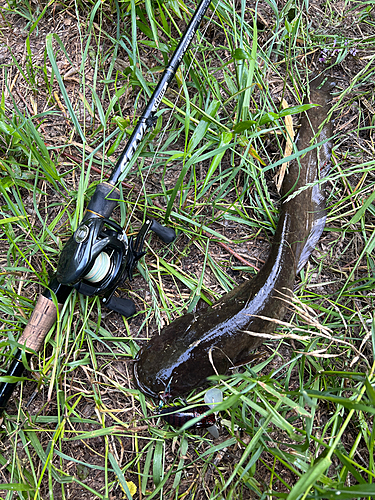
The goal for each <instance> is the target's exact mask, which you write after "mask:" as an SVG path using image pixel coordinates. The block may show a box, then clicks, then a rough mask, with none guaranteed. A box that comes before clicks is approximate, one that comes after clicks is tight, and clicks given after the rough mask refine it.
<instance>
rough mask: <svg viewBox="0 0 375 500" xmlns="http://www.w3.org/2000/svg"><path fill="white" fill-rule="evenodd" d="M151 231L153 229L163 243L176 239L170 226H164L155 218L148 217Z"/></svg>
mask: <svg viewBox="0 0 375 500" xmlns="http://www.w3.org/2000/svg"><path fill="white" fill-rule="evenodd" d="M150 220H151V225H150V229H151V231H154V233H155V234H157V235H158V236H159V238H160V239H161V240H162V241H164V243H172V241H174V240H175V239H176V232H175V230H174V229H172V228H171V227H165V226H162V225H161V224H159V222H157V221H156V220H155V219H150Z"/></svg>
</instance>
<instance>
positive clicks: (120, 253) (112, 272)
mask: <svg viewBox="0 0 375 500" xmlns="http://www.w3.org/2000/svg"><path fill="white" fill-rule="evenodd" d="M149 231H154V232H155V233H156V234H157V235H158V236H159V238H160V239H161V240H162V241H164V242H165V243H171V242H172V241H173V240H174V239H175V237H176V234H175V232H174V230H173V229H171V228H166V227H164V226H162V225H161V224H159V223H158V222H156V221H155V220H153V219H148V220H146V222H145V224H144V225H143V226H142V228H141V230H140V232H139V233H138V235H137V238H136V240H135V241H134V239H133V237H130V239H129V240H128V238H127V236H126V234H125V231H124V230H123V228H122V227H121V226H120V225H119V224H117V223H116V222H115V221H113V220H110V219H108V218H106V217H92V218H88V219H86V220H84V221H83V222H82V223H81V224H80V226H79V227H78V228H77V230H76V231H75V233H74V234H73V236H72V237H71V238H70V239H69V241H68V242H67V244H66V245H65V247H64V248H63V250H62V252H61V256H60V259H59V263H58V266H57V273H56V278H57V281H58V282H59V283H61V284H62V285H68V286H71V287H74V288H75V289H76V290H78V292H79V293H82V294H83V295H86V296H88V297H91V296H93V295H100V296H101V297H102V301H103V303H104V305H105V306H106V307H108V308H109V309H112V310H113V311H116V312H118V313H120V314H122V315H123V316H126V317H130V316H132V315H133V314H134V313H135V304H134V302H133V301H132V300H130V299H123V298H119V297H114V296H113V294H114V292H115V290H116V288H117V287H118V286H119V285H120V284H121V283H122V282H123V281H124V280H126V279H129V280H132V279H133V271H134V269H135V268H136V266H137V263H138V261H139V259H140V258H141V257H143V255H145V253H146V252H145V251H144V250H143V244H144V241H145V238H146V236H147V234H148V233H149Z"/></svg>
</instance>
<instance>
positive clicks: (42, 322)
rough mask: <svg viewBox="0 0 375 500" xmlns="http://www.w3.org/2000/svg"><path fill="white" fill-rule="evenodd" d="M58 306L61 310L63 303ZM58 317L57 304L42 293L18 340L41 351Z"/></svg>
mask: <svg viewBox="0 0 375 500" xmlns="http://www.w3.org/2000/svg"><path fill="white" fill-rule="evenodd" d="M58 306H59V311H61V308H62V304H59V305H58ZM56 318H57V309H56V307H55V304H54V303H53V302H52V300H50V299H47V298H46V297H44V296H43V295H40V296H39V299H38V301H37V303H36V305H35V308H34V311H33V312H32V314H31V316H30V319H29V322H28V323H27V325H26V328H25V329H24V331H23V334H22V335H21V337H20V339H19V341H18V342H19V343H20V344H22V345H24V346H25V347H29V348H30V349H33V350H34V351H39V349H40V348H41V347H42V345H43V342H44V339H45V337H46V335H47V333H48V332H49V331H50V329H51V328H52V326H53V324H54V323H55V321H56Z"/></svg>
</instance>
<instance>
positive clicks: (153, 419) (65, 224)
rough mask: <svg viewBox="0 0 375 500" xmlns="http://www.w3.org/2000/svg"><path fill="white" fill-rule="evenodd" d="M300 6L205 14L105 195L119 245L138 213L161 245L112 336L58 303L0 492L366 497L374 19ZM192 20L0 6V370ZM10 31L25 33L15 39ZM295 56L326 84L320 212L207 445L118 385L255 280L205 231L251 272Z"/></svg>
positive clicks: (149, 9)
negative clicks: (198, 315) (306, 252)
mask: <svg viewBox="0 0 375 500" xmlns="http://www.w3.org/2000/svg"><path fill="white" fill-rule="evenodd" d="M306 5H307V2H295V1H288V2H287V3H286V4H285V6H284V7H283V8H282V9H281V7H277V4H276V2H272V1H271V2H261V3H260V4H259V5H258V9H259V14H258V17H257V13H256V10H255V9H254V7H255V6H254V5H253V4H252V3H247V4H246V2H244V1H243V2H241V3H239V4H236V10H235V9H234V5H233V4H232V3H230V2H227V1H224V0H222V1H220V2H214V3H213V4H212V5H211V9H210V10H209V11H208V15H207V16H206V20H205V22H204V23H203V26H202V29H201V30H200V34H199V35H198V38H197V39H195V40H194V42H193V44H192V49H191V51H190V52H189V54H188V55H187V56H186V58H185V59H184V63H183V65H182V66H183V67H182V68H181V70H180V71H179V72H178V74H177V78H176V81H175V83H174V84H173V85H172V87H171V88H170V89H169V90H168V91H167V93H166V96H165V98H164V99H163V102H162V105H161V106H160V112H159V118H158V123H157V125H156V128H155V130H154V131H153V132H151V134H150V136H149V137H148V139H147V140H146V141H145V142H144V143H143V144H142V147H141V148H140V149H139V151H138V153H139V156H138V158H137V160H136V162H135V163H134V166H133V167H132V169H131V171H130V172H129V173H128V175H127V178H126V181H127V182H129V183H131V184H132V185H134V188H133V189H132V190H129V189H128V188H125V187H122V186H119V187H120V189H122V190H123V191H122V193H123V202H122V203H121V205H120V208H119V209H118V210H117V212H116V214H115V217H116V220H118V221H119V222H120V223H121V224H123V225H126V224H129V232H130V233H135V232H136V231H137V230H138V229H139V227H140V225H141V223H142V221H143V220H144V218H145V216H146V214H147V215H152V216H153V217H156V218H158V219H159V220H164V221H165V223H168V224H169V225H171V226H173V227H174V228H175V229H176V231H177V232H178V234H179V237H178V239H177V241H176V242H175V243H173V245H171V246H170V247H166V246H165V245H162V244H161V243H160V242H158V241H157V239H156V238H154V237H153V238H152V239H150V240H149V241H148V243H147V247H148V255H147V256H146V258H145V259H144V260H142V261H141V263H140V266H139V272H138V273H137V275H136V277H135V280H134V282H132V283H126V284H125V285H124V288H123V289H122V290H121V295H122V296H126V295H127V294H129V296H130V297H131V298H133V299H134V300H135V301H136V304H137V307H138V315H137V317H136V318H135V319H134V320H133V321H132V322H130V323H129V324H128V323H127V322H126V321H125V320H124V319H123V318H120V317H119V316H116V315H115V314H114V313H111V314H108V311H106V310H105V309H104V308H102V306H101V304H100V302H99V300H98V299H88V298H86V297H82V296H79V295H77V294H76V293H73V294H72V295H71V296H70V298H69V299H68V301H67V302H66V304H65V305H64V308H63V310H62V311H61V313H60V315H59V318H58V323H57V327H56V328H55V329H54V330H53V331H51V332H50V333H49V335H48V337H47V339H46V342H45V346H44V348H43V350H42V351H41V352H40V354H39V356H38V357H34V358H33V360H32V362H31V364H32V369H33V372H32V375H31V374H30V373H29V372H27V373H26V375H27V378H28V380H27V381H24V382H23V383H22V384H21V386H20V389H19V390H18V391H17V392H16V393H15V395H14V398H13V401H12V402H10V404H9V408H8V411H7V412H6V414H5V418H4V422H3V427H2V430H1V433H2V436H1V438H2V439H1V444H0V465H1V473H2V479H0V483H1V484H0V496H1V498H6V499H11V498H12V499H16V498H20V499H35V500H37V499H47V498H56V499H57V498H78V497H79V496H81V497H82V498H90V499H91V498H92V499H94V498H102V499H109V498H121V497H123V495H128V496H129V495H130V492H129V491H127V488H128V486H129V483H127V481H132V482H133V483H134V484H135V485H136V486H137V489H138V491H137V494H136V496H135V497H136V498H150V499H151V498H176V499H177V498H197V499H200V498H212V499H213V498H217V499H220V498H225V499H230V498H231V499H232V498H233V499H240V498H259V499H265V498H288V499H289V500H292V499H310V498H325V499H330V498H338V499H340V500H341V499H350V498H372V497H374V496H375V486H374V484H375V483H374V477H375V466H374V459H373V454H374V442H375V435H374V430H373V415H374V412H375V410H374V406H375V404H374V403H375V391H374V384H375V374H374V370H375V365H374V361H373V353H374V349H375V347H374V346H375V319H374V312H373V311H374V276H375V274H374V272H375V262H374V246H375V236H374V234H375V232H374V230H375V227H374V215H375V211H374V204H373V201H374V185H375V176H374V173H373V172H374V160H373V133H374V126H373V115H372V113H371V111H370V110H371V107H373V108H374V107H375V105H374V95H373V80H374V65H373V61H374V57H375V52H374V36H373V31H374V25H375V22H374V15H373V7H372V4H369V2H356V3H355V4H354V3H352V2H346V4H345V8H344V10H343V11H339V12H338V11H337V6H336V5H335V3H334V2H325V3H322V4H321V8H320V10H316V9H315V8H314V7H313V6H310V12H309V13H307V12H306ZM340 5H341V4H340ZM191 7H192V5H191V4H185V3H178V2H175V1H171V2H167V3H160V2H151V1H150V0H147V1H146V2H138V3H136V2H119V3H117V2H115V1H109V2H101V1H98V2H90V3H86V2H85V3H82V2H77V3H76V4H74V3H72V2H71V3H69V2H66V3H59V4H58V3H51V4H50V5H47V4H45V3H40V4H39V3H38V4H34V3H31V2H30V3H29V2H26V1H25V0H22V1H21V0H20V1H14V2H8V5H7V6H5V7H3V8H2V16H3V25H2V26H3V27H2V40H1V41H2V43H3V42H4V41H5V37H6V36H8V33H11V35H10V36H11V39H10V42H9V48H8V49H7V58H6V59H5V62H3V63H2V64H1V66H2V71H3V75H4V85H3V88H2V98H1V106H0V130H1V137H0V141H1V142H0V147H1V158H0V169H1V176H0V196H1V204H0V210H1V214H0V230H1V233H0V239H1V247H2V249H3V251H2V253H1V272H0V310H1V315H2V332H1V333H2V337H1V339H0V349H1V352H2V356H3V370H4V371H3V373H5V371H6V367H7V366H8V364H9V359H10V358H11V354H12V350H13V348H14V346H15V343H16V341H17V339H18V338H19V336H20V335H21V333H22V331H23V329H24V327H25V325H26V323H27V321H28V318H29V317H30V314H31V311H32V310H33V307H34V304H35V300H36V298H37V296H38V295H39V293H40V292H41V291H42V289H43V287H44V286H45V285H46V284H47V283H48V273H49V272H50V271H51V270H54V269H56V265H57V261H58V257H59V254H60V251H61V249H62V247H63V244H64V243H65V242H66V240H67V239H68V237H69V236H70V234H71V232H72V230H74V228H76V227H77V224H78V223H79V221H80V219H81V218H82V215H83V212H84V209H85V206H86V205H87V201H88V199H89V198H90V196H91V194H92V192H93V189H94V187H95V185H96V183H97V182H99V181H100V180H102V179H104V178H105V175H106V174H107V173H108V172H110V171H111V169H112V167H113V165H114V162H115V159H116V157H117V156H118V155H119V154H120V152H121V149H122V147H123V144H124V141H125V140H126V138H127V137H128V136H129V134H130V133H131V131H132V129H133V127H134V124H135V122H136V119H137V117H138V116H139V115H140V113H141V110H142V108H143V105H144V103H145V101H146V100H147V97H148V96H150V95H151V92H152V90H153V88H154V87H155V85H156V82H157V80H158V78H159V76H160V74H161V70H162V68H163V67H164V66H165V64H166V63H167V61H168V58H169V56H170V54H171V51H172V50H173V48H174V47H175V46H176V44H177V42H178V39H179V37H180V34H181V31H182V29H183V26H184V25H185V22H186V20H187V19H188V18H189V16H190V14H189V13H190V12H191ZM213 8H215V14H214V15H213V17H212V19H211V14H212V12H213ZM254 18H256V19H258V27H257V24H256V23H253V19H254ZM263 19H266V22H267V26H265V25H264V24H263V25H262V22H264V21H263ZM64 23H65V24H64ZM358 23H360V28H361V31H359V30H358V29H357V25H358ZM15 25H17V26H22V28H23V30H24V31H23V32H15V33H16V34H15V35H14V36H13V35H12V31H13V30H12V29H13V27H14V26H15ZM62 26H63V27H64V28H62ZM206 29H207V30H206ZM205 30H206V32H205V36H204V37H203V36H202V33H203V32H204V31H205ZM22 37H24V38H22ZM18 38H19V39H22V40H23V41H22V50H24V51H25V52H24V54H25V56H24V57H23V58H22V57H20V56H19V53H20V51H19V49H18V47H17V44H16V42H17V40H18ZM346 42H347V43H346ZM18 43H19V40H18ZM36 43H38V44H39V45H38V49H37V48H36V45H35V44H36ZM40 44H41V47H42V48H41V49H40ZM324 49H326V54H328V55H327V56H326V63H318V59H319V58H320V57H322V56H321V52H322V51H323V50H324ZM354 49H355V50H356V51H357V52H356V53H355V55H354V56H353V50H354ZM350 51H352V52H350ZM314 64H317V67H318V68H319V69H320V70H323V69H326V71H327V74H328V73H331V72H332V73H333V75H334V76H335V78H336V79H337V82H338V83H337V87H336V93H335V101H334V105H333V109H334V117H335V127H336V133H337V135H336V137H335V146H334V165H333V168H332V171H331V173H330V176H329V181H328V192H329V196H328V206H329V217H328V220H327V224H326V228H325V231H324V233H323V236H322V239H321V243H320V244H319V245H318V249H317V251H316V252H314V255H313V256H312V257H311V258H310V259H309V262H308V264H307V266H305V268H304V269H303V271H302V272H301V274H300V277H299V278H298V280H297V284H298V287H296V289H295V294H294V307H293V311H294V312H293V314H291V315H290V316H288V318H287V320H284V321H283V322H281V323H280V325H279V327H278V329H277V331H276V332H275V336H274V338H273V339H270V340H269V341H268V342H267V343H266V344H267V347H263V348H261V349H260V351H261V354H260V355H259V357H257V358H255V359H254V360H253V361H252V363H251V364H249V365H247V367H246V368H245V369H243V370H242V371H241V372H239V373H234V374H232V375H231V376H230V377H222V378H221V379H220V380H219V381H217V383H218V384H219V385H220V387H221V388H222V389H223V391H224V401H223V403H222V405H221V406H220V407H219V408H218V410H219V412H220V417H221V425H222V430H221V436H220V440H219V441H217V442H216V441H213V440H212V439H211V437H210V435H208V434H205V433H204V432H202V431H199V430H195V429H191V428H190V429H182V430H174V429H172V428H168V427H167V426H166V425H164V424H163V423H162V422H161V421H160V419H159V418H158V417H157V416H156V415H155V407H154V404H153V402H152V401H150V400H148V399H145V397H144V396H143V395H142V394H141V393H139V392H138V391H137V390H135V389H134V388H133V387H134V386H133V385H132V382H131V379H132V374H131V366H132V364H131V360H132V358H133V357H134V356H135V355H136V352H137V350H138V348H139V347H141V346H142V345H144V342H145V341H146V339H148V338H149V337H150V336H151V335H152V334H157V331H158V329H160V328H162V326H163V325H164V324H165V323H166V322H169V321H171V320H173V319H174V318H176V317H177V316H178V315H181V314H184V312H186V310H187V309H189V308H192V307H193V306H195V304H196V303H197V299H198V298H199V297H202V298H203V299H204V300H205V301H206V302H209V303H211V302H213V301H214V300H216V299H217V298H218V297H220V296H221V295H223V294H224V293H226V292H227V291H229V290H231V289H232V288H233V287H234V286H236V284H237V282H239V281H240V279H241V276H246V277H248V276H249V275H250V276H251V274H252V273H254V272H255V271H254V270H251V269H250V270H249V269H248V268H246V267H245V266H244V265H242V264H240V263H239V262H238V261H237V260H236V259H234V258H232V257H230V256H229V254H228V253H227V252H226V251H224V250H221V248H220V247H219V246H218V244H217V243H216V241H217V240H221V241H222V242H224V243H226V244H227V245H229V246H231V247H232V248H233V249H234V250H236V251H237V252H238V253H239V254H241V255H242V256H244V257H245V258H247V259H248V260H250V262H251V263H254V264H255V265H257V266H260V265H261V264H260V261H259V260H257V257H260V259H263V260H264V258H265V256H266V252H265V250H266V249H267V247H266V244H267V242H269V241H271V240H272V235H273V232H274V229H275V227H276V224H277V218H278V212H277V199H278V197H277V193H276V189H275V186H274V183H273V180H272V178H273V176H274V175H275V174H276V173H277V171H278V168H279V167H280V166H281V164H282V163H283V161H284V159H283V149H284V145H285V137H286V131H285V126H284V119H283V117H284V113H283V111H282V108H281V99H282V98H283V97H284V98H285V99H286V100H287V102H288V105H289V106H290V107H292V106H301V104H302V100H303V92H304V87H305V82H306V81H307V80H309V79H310V78H311V71H310V69H311V67H313V66H314ZM72 69H74V72H73V73H70V71H71V70H72ZM187 69H189V71H188V72H187ZM348 75H350V77H349V76H348ZM171 109H172V110H173V112H172V113H170V110H171ZM299 110H301V108H300V107H297V108H295V109H293V110H292V112H293V113H298V111H299ZM296 123H297V120H295V124H296ZM64 151H65V152H67V153H69V154H70V156H69V157H67V156H64ZM72 156H73V157H76V161H74V160H72V159H71V157H72ZM92 167H95V168H96V169H99V171H100V172H101V174H98V173H97V172H95V171H94V170H93V168H92ZM138 194H139V197H138ZM208 236H209V237H210V238H209V237H208ZM252 259H253V260H252ZM233 269H234V270H235V271H238V272H239V273H237V274H236V273H234V272H232V270H233ZM127 287H128V290H127ZM281 319H282V318H281ZM30 380H31V382H30ZM34 390H35V391H36V390H38V391H39V392H37V393H34V392H33V391H34ZM203 394H204V393H203V392H198V391H197V393H196V394H193V395H191V397H189V399H188V400H189V403H196V404H201V403H202V401H203ZM127 484H128V485H127ZM129 487H130V486H129ZM124 490H125V493H124ZM338 491H339V492H340V493H339V494H338Z"/></svg>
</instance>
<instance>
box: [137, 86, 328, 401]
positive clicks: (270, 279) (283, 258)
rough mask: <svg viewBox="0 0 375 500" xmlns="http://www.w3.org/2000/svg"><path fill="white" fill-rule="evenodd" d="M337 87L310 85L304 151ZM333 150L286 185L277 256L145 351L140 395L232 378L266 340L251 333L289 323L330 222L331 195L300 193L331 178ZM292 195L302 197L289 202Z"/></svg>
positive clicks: (312, 155)
mask: <svg viewBox="0 0 375 500" xmlns="http://www.w3.org/2000/svg"><path fill="white" fill-rule="evenodd" d="M331 87H332V84H331V83H330V82H326V83H325V84H324V86H323V87H322V88H321V89H320V90H318V84H315V85H314V84H311V85H310V102H312V103H316V104H319V105H320V106H319V107H315V108H311V109H310V110H309V111H308V112H307V113H306V114H305V115H304V116H303V118H302V121H301V129H300V132H299V135H298V138H297V147H298V149H299V150H300V151H301V150H303V149H306V148H308V147H309V146H310V145H311V141H312V139H313V138H314V136H315V135H316V134H317V133H318V129H319V126H320V125H321V123H322V122H323V121H324V120H325V118H326V117H327V113H328V110H329V100H330V88H331ZM331 136H332V123H331V122H328V123H326V124H324V126H323V128H322V129H321V131H320V133H319V135H318V136H317V142H321V141H324V140H326V139H328V138H330V137H331ZM331 148H332V147H331V143H330V142H329V141H328V142H326V143H325V144H323V145H322V146H321V147H320V148H319V150H318V149H317V148H314V149H313V150H311V151H309V152H307V153H306V154H305V155H304V156H303V157H300V158H301V159H300V162H298V161H294V162H292V163H291V165H290V167H289V171H288V172H287V174H286V176H285V179H284V182H283V186H282V196H283V199H284V202H283V203H282V206H281V209H280V217H279V221H278V224H277V228H276V232H275V236H274V239H273V243H272V247H271V251H270V255H269V257H268V260H267V262H266V263H265V265H264V266H263V268H262V269H261V270H260V271H259V272H258V274H257V275H256V276H255V277H254V278H253V279H251V280H249V281H246V282H244V283H243V284H242V285H240V286H238V287H236V288H234V289H233V290H232V291H230V292H229V293H227V294H226V295H224V296H223V297H222V298H221V299H220V300H219V301H218V302H216V303H215V304H214V305H212V306H211V307H209V308H207V309H205V310H204V311H201V312H199V313H187V314H185V315H184V316H181V317H180V318H177V319H176V320H175V321H173V322H172V323H171V324H169V325H168V326H166V327H165V328H163V330H162V331H161V333H160V335H155V336H154V337H153V338H152V339H151V340H150V341H149V342H148V344H147V345H146V346H144V347H143V348H142V349H141V350H140V352H139V354H138V357H137V359H136V362H135V364H134V375H135V380H136V383H137V385H138V387H139V388H140V390H141V391H143V392H144V393H145V394H147V395H149V396H151V397H157V395H158V393H160V392H162V391H165V390H167V391H168V393H169V394H170V395H171V396H182V395H184V394H186V393H188V392H189V391H191V390H193V389H195V388H198V387H202V386H204V385H206V384H207V381H206V379H207V377H209V376H211V375H214V374H215V370H216V372H217V373H219V374H225V373H226V371H227V370H228V369H229V368H230V367H231V366H233V365H238V364H241V362H243V360H244V359H247V358H248V353H249V351H251V350H253V349H255V348H256V347H258V346H259V345H260V344H262V343H263V341H264V338H262V337H259V336H258V337H257V336H253V335H251V333H252V332H255V333H265V334H269V333H272V331H273V330H274V329H275V322H273V321H268V320H267V319H264V317H266V318H270V319H271V320H272V319H276V320H281V319H282V318H283V317H284V315H285V313H286V308H287V301H288V297H290V296H291V290H292V288H293V285H294V281H295V277H296V274H297V272H298V271H299V270H300V269H301V268H302V267H303V265H304V264H305V263H306V261H307V259H308V257H309V255H310V254H311V252H312V250H313V249H314V247H315V245H316V243H317V241H318V239H319V237H320V235H321V233H322V231H323V229H324V225H325V220H326V211H325V196H324V193H323V192H322V191H321V190H320V187H319V185H315V186H313V187H311V186H309V187H308V188H307V189H303V190H301V191H300V192H298V191H299V189H300V188H302V187H304V186H306V185H308V184H310V183H314V181H316V180H317V179H318V178H319V175H320V173H322V171H324V175H325V173H326V172H327V171H328V169H329V165H330V158H331ZM293 193H297V194H295V196H294V197H292V198H291V199H288V196H290V195H291V194H293ZM259 316H262V317H263V318H260V317H259ZM214 367H215V368H214Z"/></svg>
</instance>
